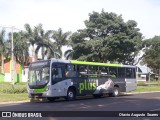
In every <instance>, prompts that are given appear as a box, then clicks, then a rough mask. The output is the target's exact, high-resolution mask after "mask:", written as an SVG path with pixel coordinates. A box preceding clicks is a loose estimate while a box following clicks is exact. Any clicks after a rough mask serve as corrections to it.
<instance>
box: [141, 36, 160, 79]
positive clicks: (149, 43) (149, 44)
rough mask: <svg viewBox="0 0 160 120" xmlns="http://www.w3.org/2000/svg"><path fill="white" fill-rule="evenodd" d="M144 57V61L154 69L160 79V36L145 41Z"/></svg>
mask: <svg viewBox="0 0 160 120" xmlns="http://www.w3.org/2000/svg"><path fill="white" fill-rule="evenodd" d="M143 44H144V46H145V49H144V57H143V59H142V62H143V63H144V64H147V66H148V67H150V68H151V69H153V70H154V71H155V72H156V73H157V74H158V75H159V78H158V79H159V80H160V36H155V37H153V38H152V39H148V40H145V41H144V43H143Z"/></svg>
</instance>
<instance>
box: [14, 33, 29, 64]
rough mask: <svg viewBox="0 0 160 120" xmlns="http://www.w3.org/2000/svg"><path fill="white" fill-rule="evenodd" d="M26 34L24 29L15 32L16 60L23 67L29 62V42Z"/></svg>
mask: <svg viewBox="0 0 160 120" xmlns="http://www.w3.org/2000/svg"><path fill="white" fill-rule="evenodd" d="M24 36H25V34H24V32H22V31H20V32H15V33H13V40H14V50H13V51H14V56H15V59H16V62H18V63H19V64H20V65H22V66H23V67H24V65H28V64H29V44H28V40H27V39H26V38H25V37H24Z"/></svg>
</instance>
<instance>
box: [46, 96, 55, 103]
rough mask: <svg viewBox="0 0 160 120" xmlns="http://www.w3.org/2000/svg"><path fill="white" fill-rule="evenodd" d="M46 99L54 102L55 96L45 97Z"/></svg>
mask: <svg viewBox="0 0 160 120" xmlns="http://www.w3.org/2000/svg"><path fill="white" fill-rule="evenodd" d="M47 100H49V101H50V102H54V101H55V98H53V97H47Z"/></svg>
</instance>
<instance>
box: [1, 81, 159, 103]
mask: <svg viewBox="0 0 160 120" xmlns="http://www.w3.org/2000/svg"><path fill="white" fill-rule="evenodd" d="M26 87H27V85H26V84H22V83H21V84H16V85H14V88H16V89H23V88H26ZM10 88H12V85H11V84H7V83H5V84H2V83H0V102H16V101H26V100H29V98H28V93H27V92H25V93H10V92H8V93H5V92H3V90H4V89H10ZM148 91H160V86H157V85H150V86H146V85H145V86H137V89H136V90H135V91H132V92H130V93H134V92H148Z"/></svg>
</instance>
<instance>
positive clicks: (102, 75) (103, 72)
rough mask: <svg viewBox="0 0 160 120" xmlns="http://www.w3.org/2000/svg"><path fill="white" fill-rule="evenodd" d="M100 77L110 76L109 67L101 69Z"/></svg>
mask: <svg viewBox="0 0 160 120" xmlns="http://www.w3.org/2000/svg"><path fill="white" fill-rule="evenodd" d="M98 72H99V76H100V77H107V76H108V67H101V66H100V67H99V71H98Z"/></svg>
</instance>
